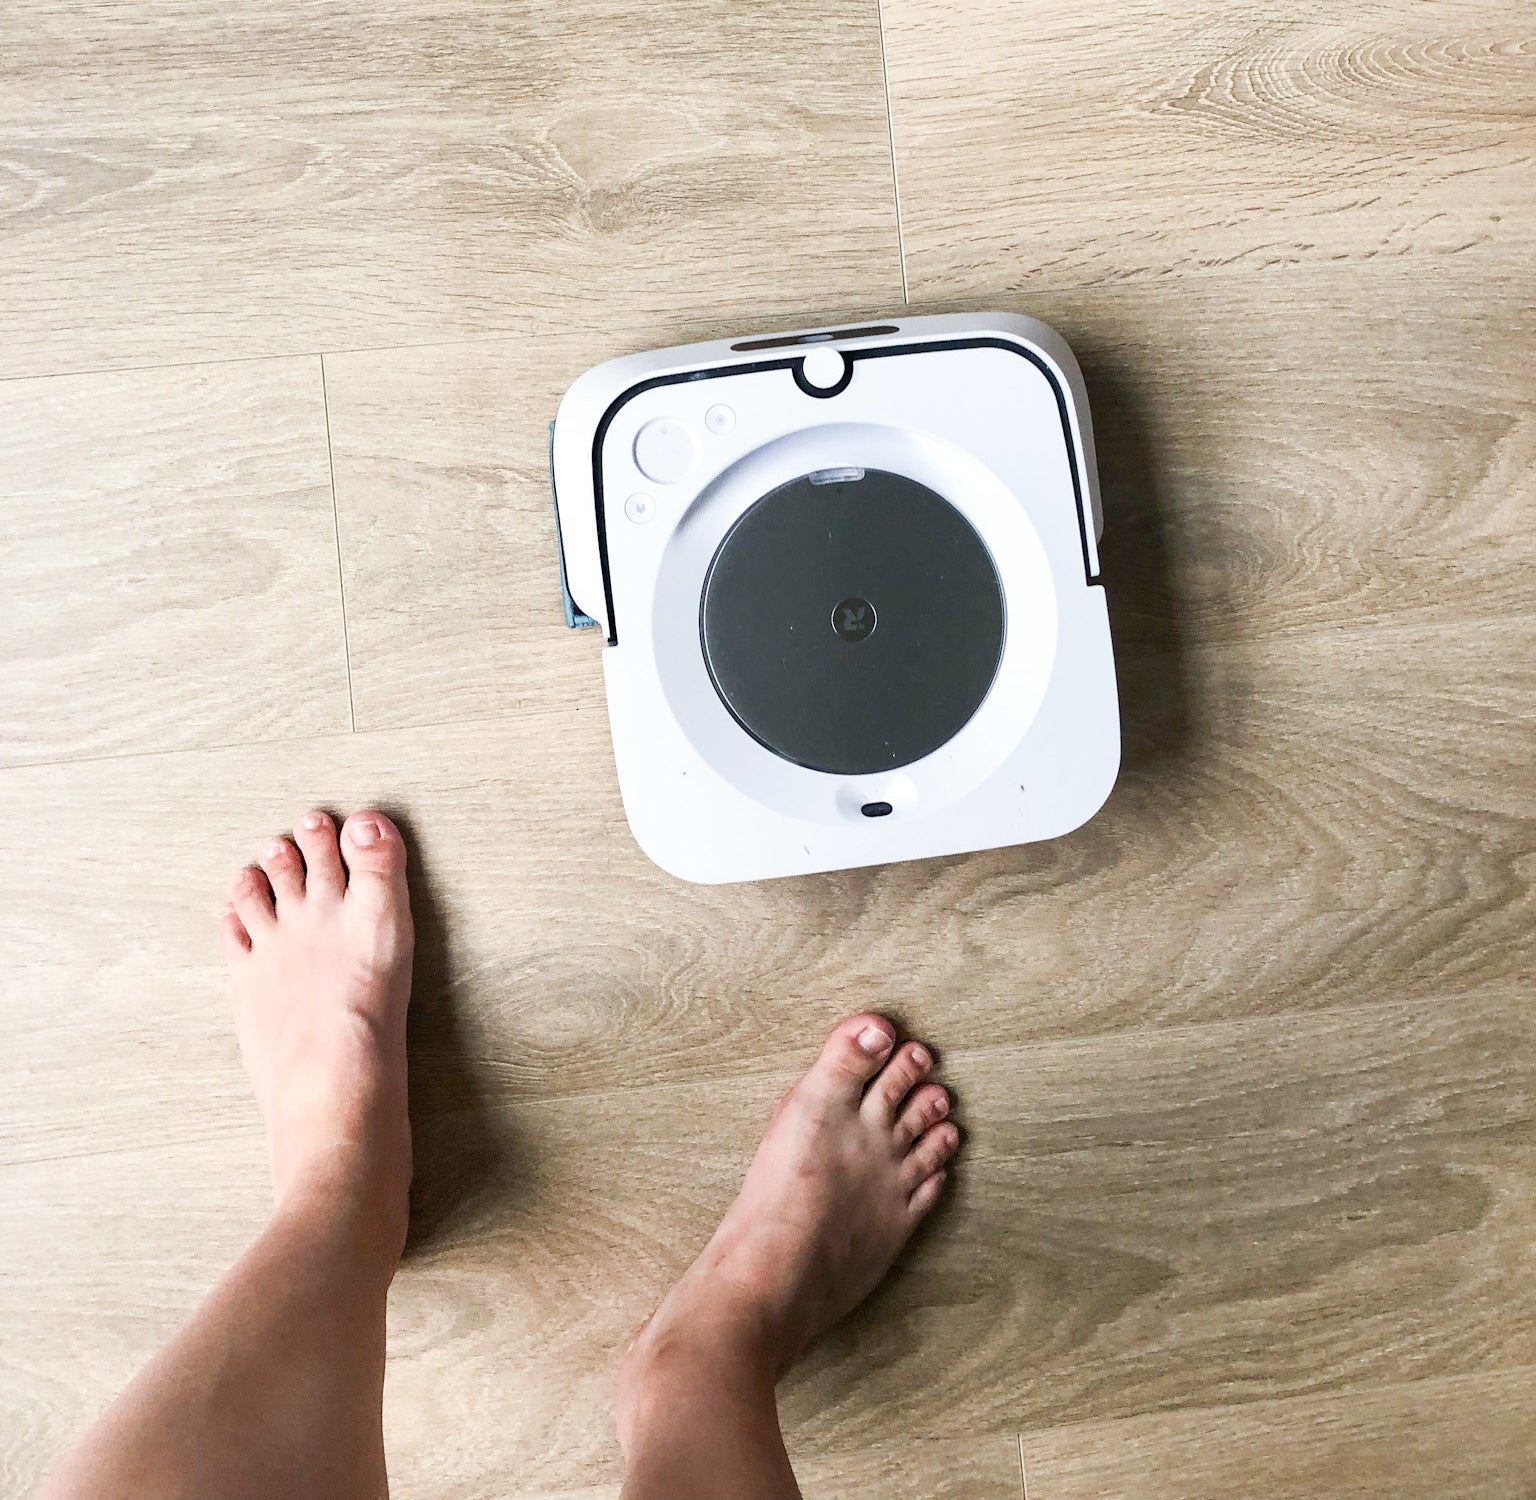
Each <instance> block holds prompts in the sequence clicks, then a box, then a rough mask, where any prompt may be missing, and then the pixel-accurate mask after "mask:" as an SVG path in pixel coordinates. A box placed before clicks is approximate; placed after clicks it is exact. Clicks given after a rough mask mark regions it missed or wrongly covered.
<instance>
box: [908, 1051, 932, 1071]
mask: <svg viewBox="0 0 1536 1500" xmlns="http://www.w3.org/2000/svg"><path fill="white" fill-rule="evenodd" d="M932 1061H933V1059H932V1058H931V1057H929V1056H928V1049H927V1048H926V1047H914V1048H913V1049H912V1066H913V1067H914V1068H926V1067H927V1066H928V1064H929V1063H931V1062H932Z"/></svg>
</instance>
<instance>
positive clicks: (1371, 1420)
mask: <svg viewBox="0 0 1536 1500" xmlns="http://www.w3.org/2000/svg"><path fill="white" fill-rule="evenodd" d="M1533 1398H1536V1370H1531V1369H1508V1370H1492V1371H1489V1372H1488V1373H1486V1374H1481V1375H1466V1376H1458V1377H1454V1378H1451V1379H1446V1380H1424V1381H1416V1382H1414V1383H1412V1384H1408V1385H1397V1386H1386V1387H1382V1388H1379V1389H1375V1390H1365V1391H1357V1392H1355V1393H1354V1394H1352V1395H1351V1396H1350V1398H1349V1399H1348V1400H1347V1401H1340V1400H1338V1399H1336V1398H1331V1397H1301V1398H1298V1399H1296V1400H1294V1401H1264V1402H1255V1403H1253V1404H1252V1405H1249V1406H1242V1407H1223V1408H1219V1409H1216V1410H1212V1411H1190V1412H1178V1413H1160V1414H1158V1415H1155V1416H1146V1417H1132V1418H1128V1419H1126V1420H1124V1421H1120V1422H1105V1423H1090V1424H1084V1425H1082V1426H1078V1427H1066V1428H1059V1429H1056V1430H1054V1431H1049V1432H1040V1433H1030V1434H1028V1435H1027V1436H1026V1438H1025V1444H1024V1451H1025V1458H1026V1461H1027V1464H1028V1475H1029V1494H1030V1497H1031V1500H1232V1497H1239V1496H1254V1497H1258V1496H1263V1497H1264V1500H1313V1497H1315V1496H1318V1495H1335V1494H1349V1495H1352V1496H1356V1497H1358V1500H1372V1497H1380V1500H1446V1497H1451V1496H1465V1497H1467V1500H1472V1497H1474V1496H1475V1497H1476V1500H1528V1497H1529V1495H1530V1493H1531V1476H1532V1475H1533V1474H1536V1422H1533V1421H1532V1420H1531V1406H1532V1400H1533Z"/></svg>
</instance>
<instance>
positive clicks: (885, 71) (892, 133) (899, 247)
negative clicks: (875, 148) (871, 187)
mask: <svg viewBox="0 0 1536 1500" xmlns="http://www.w3.org/2000/svg"><path fill="white" fill-rule="evenodd" d="M875 30H876V31H877V32H878V33H879V35H880V82H881V84H882V85H883V86H884V89H885V138H886V140H887V142H888V143H889V145H890V148H891V196H892V197H893V198H894V199H895V202H896V259H897V262H898V263H899V265H900V266H901V300H902V301H903V302H904V303H906V304H907V305H908V306H909V307H910V306H911V305H912V298H911V295H910V294H909V293H908V291H907V242H906V236H905V235H904V233H903V232H902V227H901V174H900V173H899V172H898V170H897V168H896V112H895V108H894V106H893V105H892V103H891V69H890V65H889V63H888V62H887V61H886V55H885V0H875Z"/></svg>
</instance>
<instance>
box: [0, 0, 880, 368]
mask: <svg viewBox="0 0 1536 1500" xmlns="http://www.w3.org/2000/svg"><path fill="white" fill-rule="evenodd" d="M0 25H3V27H4V30H3V32H0V50H3V52H4V55H5V58H6V81H7V87H6V91H5V96H4V100H3V101H0V132H3V139H4V141H5V147H4V151H5V161H6V165H7V167H8V169H9V170H8V177H9V180H10V183H11V185H12V189H13V191H12V193H11V194H10V203H9V205H8V212H7V218H6V236H5V240H4V245H3V248H0V280H3V282H4V285H5V287H6V319H5V326H6V336H5V338H4V340H3V345H0V373H5V374H41V373H53V372H56V371H59V370H79V369H91V368H100V367H105V366H117V365H122V364H128V363H131V364H142V363H156V362H166V361H171V360H185V359H203V358H224V357H228V356H231V355H247V354H274V353H284V354H286V353H300V352H302V353H315V352H319V351H321V350H331V349H337V348H357V347H363V346H372V345H381V344H398V343H420V342H428V341H431V340H434V339H442V338H448V337H474V336H479V335H483V334H487V333H515V334H518V335H520V336H525V337H534V338H538V337H542V336H543V335H544V334H545V332H546V331H547V330H549V329H550V328H552V327H556V328H558V327H562V326H566V325H569V324H573V323H577V324H583V325H585V326H587V327H589V328H597V327H601V326H602V325H603V324H604V322H605V321H606V320H607V317H608V316H609V314H610V313H611V310H612V309H613V308H615V307H624V308H632V309H640V310H646V311H648V312H649V313H650V314H651V315H652V316H653V317H655V318H657V319H658V320H659V321H665V320H666V319H668V318H670V317H674V316H676V315H677V313H678V311H679V310H680V309H684V310H686V309H692V310H693V311H694V312H695V313H697V312H699V311H701V310H703V311H707V312H708V313H711V314H717V315H720V316H726V317H731V318H735V319H748V320H750V319H752V318H754V317H757V316H759V315H761V314H762V313H764V312H765V310H769V309H773V310H778V312H779V313H780V314H781V315H782V311H783V309H785V308H786V307H788V306H791V305H794V304H797V303H798V304H800V306H799V307H797V311H805V310H809V309H810V308H812V307H824V306H837V305H841V304H843V303H846V302H849V301H853V302H859V301H862V300H864V299H866V298H872V299H888V298H889V297H891V296H893V295H899V292H900V284H901V282H900V270H899V264H898V252H897V245H896V226H895V207H894V198H893V193H892V186H891V162H890V142H889V133H888V124H887V118H886V108H885V98H884V91H883V88H882V75H881V69H880V38H879V18H878V15H877V13H876V10H875V7H874V6H873V4H870V3H866V0H834V3H830V4H824V5H817V6H815V7H790V8H785V7H784V6H782V5H777V4H773V3H770V0H748V3H737V4H732V5H729V6H724V7H722V6H717V5H704V4H699V3H695V0H664V3H660V4H653V5H645V6H635V5H627V4H620V3H616V0H573V3H570V4H563V5H558V6H556V5H548V4H544V3H542V0H511V3H507V0H463V3H460V4H456V5H454V6H452V7H450V8H446V9H445V8H444V7H443V6H441V5H436V4H432V3H430V0H399V3H396V4H393V5H391V6H389V7H387V8H384V9H380V8H378V7H369V6H364V5H360V4H357V3H355V0H327V3H325V4H322V5H314V4H308V3H302V0H282V3H279V4H277V5H275V6H271V7H266V8H263V9H262V10H260V11H249V12H245V13H243V14H241V15H240V16H239V17H237V18H235V19H233V20H232V19H231V17H230V15H229V12H228V10H227V8H226V7H223V6H220V5H217V4H214V3H212V0H191V3H185V4H174V5H172V4H143V5H138V6H135V7H131V8H123V7H110V6H101V5H95V6H88V7H87V8H85V9H83V10H82V9H81V8H80V7H78V6H74V5H70V4H67V3H65V0H21V3H19V4H16V5H11V6H9V7H7V9H6V12H5V17H4V20H3V22H0Z"/></svg>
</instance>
